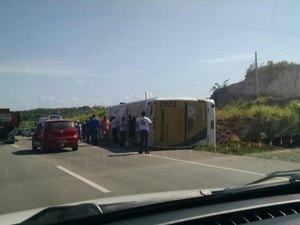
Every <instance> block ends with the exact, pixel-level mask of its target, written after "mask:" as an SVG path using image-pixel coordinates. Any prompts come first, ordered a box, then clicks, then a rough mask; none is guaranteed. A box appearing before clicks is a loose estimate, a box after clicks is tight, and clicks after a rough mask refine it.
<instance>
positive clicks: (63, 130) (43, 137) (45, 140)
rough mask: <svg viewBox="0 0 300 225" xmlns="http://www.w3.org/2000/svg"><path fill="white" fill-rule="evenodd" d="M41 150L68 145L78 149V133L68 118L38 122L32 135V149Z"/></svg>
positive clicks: (74, 149)
mask: <svg viewBox="0 0 300 225" xmlns="http://www.w3.org/2000/svg"><path fill="white" fill-rule="evenodd" d="M38 147H40V149H41V151H46V150H50V149H57V148H64V147H70V148H72V150H73V151H76V150H78V135H77V132H76V129H75V127H74V126H73V124H72V122H71V121H69V120H46V121H43V122H41V123H40V124H38V126H37V129H36V132H35V133H34V135H33V136H32V150H37V148H38Z"/></svg>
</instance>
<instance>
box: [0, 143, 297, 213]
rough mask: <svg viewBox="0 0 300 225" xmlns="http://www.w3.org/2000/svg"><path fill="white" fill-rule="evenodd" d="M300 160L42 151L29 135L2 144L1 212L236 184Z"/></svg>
mask: <svg viewBox="0 0 300 225" xmlns="http://www.w3.org/2000/svg"><path fill="white" fill-rule="evenodd" d="M299 169H300V165H299V164H298V163H292V162H285V161H278V160H277V161H276V160H267V159H260V158H252V157H245V156H232V155H223V154H215V153H209V152H202V151H193V150H167V151H152V152H151V154H147V155H146V154H142V155H139V154H138V153H137V151H136V150H134V149H131V148H129V147H128V148H123V149H122V148H119V147H117V146H108V147H107V148H102V147H96V146H89V145H86V144H80V147H79V150H78V151H76V152H73V151H72V150H71V149H66V150H63V151H55V152H48V153H45V154H41V153H39V152H34V151H32V150H31V140H30V139H28V138H19V141H18V142H16V143H15V144H14V145H2V146H0V202H1V204H0V215H1V214H6V213H11V212H18V211H22V210H27V209H34V208H40V207H48V206H54V205H57V204H66V203H73V202H79V201H85V200H92V199H99V198H105V197H112V196H122V195H131V194H141V193H152V192H161V191H177V190H189V189H200V188H219V187H235V186H241V185H245V184H248V183H251V182H253V181H255V180H259V179H262V178H264V177H265V176H266V175H268V174H271V173H273V172H275V171H288V170H299Z"/></svg>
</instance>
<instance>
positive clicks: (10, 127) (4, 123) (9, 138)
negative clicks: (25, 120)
mask: <svg viewBox="0 0 300 225" xmlns="http://www.w3.org/2000/svg"><path fill="white" fill-rule="evenodd" d="M19 124H20V114H19V112H12V111H10V110H9V109H8V108H0V143H4V144H10V143H11V144H13V143H14V142H15V140H16V139H15V132H16V128H17V127H19Z"/></svg>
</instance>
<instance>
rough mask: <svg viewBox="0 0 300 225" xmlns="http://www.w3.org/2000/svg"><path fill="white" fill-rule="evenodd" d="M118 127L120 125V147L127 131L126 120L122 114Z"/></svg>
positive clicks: (123, 144)
mask: <svg viewBox="0 0 300 225" xmlns="http://www.w3.org/2000/svg"><path fill="white" fill-rule="evenodd" d="M119 127H120V147H124V146H125V141H126V132H127V122H126V121H125V117H124V116H123V117H122V120H121V122H120V124H119Z"/></svg>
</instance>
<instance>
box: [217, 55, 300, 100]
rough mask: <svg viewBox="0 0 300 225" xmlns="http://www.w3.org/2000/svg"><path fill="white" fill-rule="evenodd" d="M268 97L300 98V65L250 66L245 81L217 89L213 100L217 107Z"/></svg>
mask: <svg viewBox="0 0 300 225" xmlns="http://www.w3.org/2000/svg"><path fill="white" fill-rule="evenodd" d="M259 96H266V97H268V98H271V99H274V100H284V99H291V98H299V97H300V65H298V64H293V63H287V62H281V63H276V64H273V62H272V61H269V62H268V64H267V65H266V66H262V67H259V68H258V70H257V72H256V70H255V68H254V66H250V68H249V69H248V71H247V74H246V78H245V80H244V81H241V82H239V83H235V84H231V85H228V86H226V87H222V88H218V89H216V90H215V91H214V92H213V94H212V96H211V98H212V99H214V100H215V102H216V105H217V106H223V105H225V104H227V103H229V102H232V101H234V100H241V99H242V100H252V99H255V98H257V97H259Z"/></svg>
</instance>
